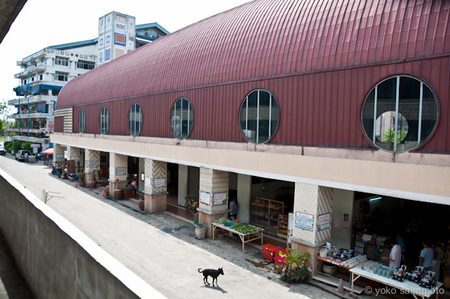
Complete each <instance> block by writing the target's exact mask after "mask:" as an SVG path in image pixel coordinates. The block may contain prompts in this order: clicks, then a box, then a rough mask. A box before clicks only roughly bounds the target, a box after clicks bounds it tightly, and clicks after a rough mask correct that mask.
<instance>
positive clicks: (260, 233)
mask: <svg viewBox="0 0 450 299" xmlns="http://www.w3.org/2000/svg"><path fill="white" fill-rule="evenodd" d="M219 221H220V219H219ZM227 224H230V225H227ZM241 227H242V229H239V228H241ZM216 229H222V230H225V231H228V232H231V233H233V234H236V235H238V236H239V238H240V239H241V242H242V252H246V251H245V250H244V245H245V243H248V242H252V241H255V240H258V239H261V245H263V242H264V229H262V228H260V227H257V226H253V225H247V226H243V225H240V226H239V225H235V224H234V223H233V222H230V221H229V222H228V223H225V224H224V223H223V222H222V223H220V222H213V223H212V238H213V239H215V236H214V234H215V231H216Z"/></svg>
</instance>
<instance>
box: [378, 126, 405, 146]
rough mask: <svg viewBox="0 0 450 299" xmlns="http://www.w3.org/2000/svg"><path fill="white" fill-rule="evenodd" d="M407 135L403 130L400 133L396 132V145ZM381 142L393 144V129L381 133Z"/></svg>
mask: <svg viewBox="0 0 450 299" xmlns="http://www.w3.org/2000/svg"><path fill="white" fill-rule="evenodd" d="M407 134H408V133H407V132H406V131H405V130H400V132H398V134H397V144H398V143H400V142H402V141H403V139H405V137H406V135H407ZM382 141H383V142H390V143H394V141H395V130H394V129H391V128H389V129H387V130H386V131H384V132H383V140H382Z"/></svg>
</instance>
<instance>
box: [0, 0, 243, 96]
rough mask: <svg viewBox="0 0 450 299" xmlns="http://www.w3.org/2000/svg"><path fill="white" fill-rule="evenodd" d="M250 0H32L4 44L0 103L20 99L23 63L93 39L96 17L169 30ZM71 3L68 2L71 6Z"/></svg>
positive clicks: (0, 50) (0, 53)
mask: <svg viewBox="0 0 450 299" xmlns="http://www.w3.org/2000/svg"><path fill="white" fill-rule="evenodd" d="M250 1H251V0H225V1H216V0H190V1H187V0H164V1H149V0H122V1H117V0H103V1H97V0H77V1H61V0H28V2H27V3H26V4H25V6H24V7H23V9H22V11H21V12H20V14H19V15H18V16H17V18H16V20H15V21H14V23H13V24H12V26H11V28H10V30H9V32H8V33H7V34H6V37H5V38H4V39H3V42H2V43H1V44H0V66H1V68H0V101H1V102H7V101H8V100H11V99H14V98H16V96H15V93H14V92H13V90H12V89H13V88H14V87H16V86H18V85H19V80H18V79H15V78H14V74H17V73H19V72H20V66H17V65H16V61H20V60H22V59H23V58H25V57H27V56H28V55H30V54H33V53H35V52H37V51H40V50H42V49H43V48H45V47H48V46H53V45H60V44H65V43H71V42H77V41H83V40H89V39H94V38H96V37H97V36H98V33H97V32H98V18H99V17H101V16H104V15H106V14H107V13H109V12H111V11H116V12H121V13H124V14H127V15H130V16H134V17H136V24H137V25H140V24H147V23H153V22H156V23H158V24H159V25H161V26H162V27H164V28H165V29H166V30H167V31H169V32H175V31H177V30H179V29H181V28H183V27H186V26H188V25H190V24H192V23H195V22H197V21H200V20H202V19H205V18H207V17H210V16H212V15H215V14H217V13H220V12H222V11H225V10H228V9H230V8H233V7H236V6H238V5H241V4H243V3H247V2H250ZM69 3H70V4H69Z"/></svg>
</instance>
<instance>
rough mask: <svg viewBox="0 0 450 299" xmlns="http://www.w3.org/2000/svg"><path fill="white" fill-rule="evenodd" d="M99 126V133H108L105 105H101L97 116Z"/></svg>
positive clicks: (107, 115) (107, 116)
mask: <svg viewBox="0 0 450 299" xmlns="http://www.w3.org/2000/svg"><path fill="white" fill-rule="evenodd" d="M98 122H99V126H100V133H101V134H102V135H105V134H106V133H108V130H109V112H108V109H107V108H106V107H103V108H102V110H101V111H100V117H99V120H98Z"/></svg>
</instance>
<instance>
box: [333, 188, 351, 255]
mask: <svg viewBox="0 0 450 299" xmlns="http://www.w3.org/2000/svg"><path fill="white" fill-rule="evenodd" d="M353 202H354V192H353V191H347V190H341V189H334V191H333V210H332V213H331V218H332V219H331V221H332V224H331V239H332V245H341V247H344V248H351V245H352V244H351V242H352V224H353V221H352V220H353ZM345 214H348V228H346V227H345V223H344V215H345Z"/></svg>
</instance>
